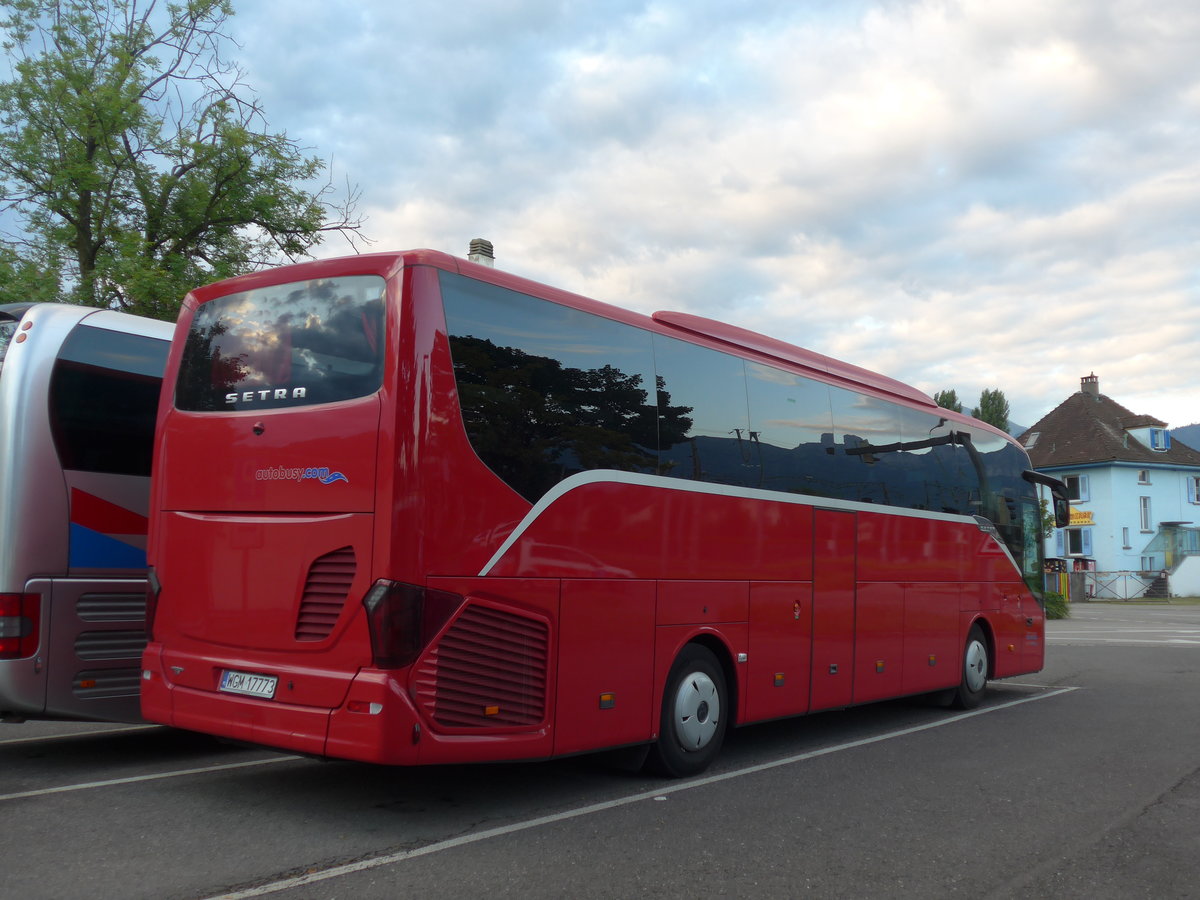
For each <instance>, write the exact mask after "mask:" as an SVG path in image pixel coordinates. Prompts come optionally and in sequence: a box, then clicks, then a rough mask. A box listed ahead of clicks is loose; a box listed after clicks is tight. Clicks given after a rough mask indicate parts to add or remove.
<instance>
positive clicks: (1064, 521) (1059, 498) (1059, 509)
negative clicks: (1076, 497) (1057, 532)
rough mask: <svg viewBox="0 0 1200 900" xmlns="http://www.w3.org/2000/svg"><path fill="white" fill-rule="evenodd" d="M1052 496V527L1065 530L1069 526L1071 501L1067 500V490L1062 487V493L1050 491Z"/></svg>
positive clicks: (1064, 486)
mask: <svg viewBox="0 0 1200 900" xmlns="http://www.w3.org/2000/svg"><path fill="white" fill-rule="evenodd" d="M1051 493H1052V494H1053V495H1054V527H1055V528H1066V527H1067V526H1068V525H1070V524H1071V501H1070V500H1069V499H1068V498H1067V488H1066V485H1063V489H1062V493H1061V494H1060V493H1059V492H1058V491H1056V490H1053V489H1051Z"/></svg>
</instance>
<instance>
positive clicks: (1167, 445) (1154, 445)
mask: <svg viewBox="0 0 1200 900" xmlns="http://www.w3.org/2000/svg"><path fill="white" fill-rule="evenodd" d="M1150 449H1151V450H1170V449H1171V432H1169V431H1167V429H1165V428H1151V429H1150Z"/></svg>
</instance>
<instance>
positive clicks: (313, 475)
mask: <svg viewBox="0 0 1200 900" xmlns="http://www.w3.org/2000/svg"><path fill="white" fill-rule="evenodd" d="M314 479H315V480H316V481H319V482H321V484H334V483H335V482H338V481H344V482H346V483H347V484H349V483H350V479H349V478H347V477H346V476H345V475H343V474H342V473H341V472H334V471H331V470H330V468H329V466H308V467H305V466H270V467H268V468H266V469H256V470H255V471H254V480H255V481H311V480H314Z"/></svg>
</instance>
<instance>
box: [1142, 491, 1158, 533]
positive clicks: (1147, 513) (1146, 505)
mask: <svg viewBox="0 0 1200 900" xmlns="http://www.w3.org/2000/svg"><path fill="white" fill-rule="evenodd" d="M1138 514H1139V517H1140V518H1139V521H1140V522H1141V525H1142V533H1143V534H1150V533H1151V532H1152V531H1153V530H1154V529H1153V528H1152V527H1151V525H1152V523H1153V522H1154V516H1153V515H1152V510H1151V506H1150V498H1149V497H1138Z"/></svg>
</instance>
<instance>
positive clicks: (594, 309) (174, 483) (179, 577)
mask: <svg viewBox="0 0 1200 900" xmlns="http://www.w3.org/2000/svg"><path fill="white" fill-rule="evenodd" d="M175 338H176V339H175V341H174V343H173V345H172V350H171V355H170V358H169V360H168V365H167V374H166V380H165V382H164V389H163V395H162V398H161V399H160V411H159V419H158V428H157V441H158V446H157V451H156V452H157V456H156V460H155V477H154V486H153V490H152V503H151V507H152V513H151V523H150V547H149V561H150V564H151V567H152V569H151V578H150V582H151V586H152V587H151V592H150V597H149V601H148V627H149V630H150V641H149V644H148V645H147V648H146V652H145V655H144V658H143V673H142V711H143V715H144V716H145V717H146V718H147V719H150V720H152V721H157V722H162V723H165V724H170V725H174V726H177V727H181V728H187V729H194V730H197V731H204V732H210V733H213V734H218V735H223V736H226V737H229V738H233V739H238V740H243V741H250V742H254V743H258V744H263V745H268V746H273V747H278V748H282V749H286V750H290V751H296V752H300V753H307V754H314V755H318V756H328V757H342V758H349V759H357V760H365V761H369V762H377V763H391V764H403V765H411V764H427V763H457V762H478V761H490V760H510V759H534V758H546V757H553V756H562V755H566V754H575V753H581V752H587V751H594V750H600V749H605V748H615V747H622V746H632V745H639V744H645V745H648V747H649V749H650V753H649V759H648V762H649V764H650V765H651V767H652V768H653V769H654V770H656V771H658V772H661V773H664V774H669V775H676V776H680V775H689V774H694V773H696V772H699V771H702V770H703V769H704V768H705V767H706V766H707V765H708V764H709V763H710V762H711V761H712V759H713V758H714V756H715V755H716V753H717V751H718V749H719V748H720V745H721V742H722V739H723V737H724V735H725V732H726V729H727V728H728V727H730V726H733V725H742V724H746V723H749V722H755V721H761V720H764V719H772V718H777V717H782V716H792V715H798V714H803V713H808V712H814V711H817V710H823V709H830V708H838V707H845V706H850V705H853V704H860V703H866V702H870V701H875V700H881V699H885V698H891V697H897V696H901V695H908V694H923V693H931V692H942V693H943V694H944V696H945V697H946V699H948V700H949V699H953V700H954V701H955V702H957V703H958V704H959V705H961V706H972V705H974V704H977V703H978V702H979V701H980V699H981V697H982V695H983V693H984V690H985V687H986V683H987V680H988V679H989V678H1003V677H1006V676H1011V675H1017V674H1021V673H1026V672H1035V671H1037V670H1038V669H1040V668H1041V666H1042V660H1043V649H1044V646H1043V625H1044V616H1043V611H1042V605H1041V601H1040V593H1039V592H1040V589H1041V580H1042V555H1041V554H1042V541H1041V536H1040V522H1041V517H1040V508H1039V501H1038V496H1037V494H1038V492H1037V489H1036V485H1037V484H1039V483H1042V484H1046V485H1051V486H1053V487H1054V488H1055V489H1056V490H1058V484H1057V482H1054V481H1053V480H1052V479H1046V478H1045V477H1044V476H1038V475H1036V474H1034V473H1032V472H1031V471H1029V461H1028V458H1027V457H1026V455H1025V453H1024V452H1023V451H1022V449H1021V448H1020V447H1019V446H1018V445H1017V444H1016V443H1015V442H1014V441H1013V440H1012V439H1011V438H1009V437H1008V436H1007V435H1005V434H1003V433H1001V432H999V431H997V430H995V429H992V428H990V427H989V426H986V425H984V424H982V423H980V422H978V421H976V420H974V419H971V418H969V417H966V416H963V415H960V414H956V413H953V412H950V411H948V410H945V409H940V408H938V407H937V406H936V405H935V404H934V403H933V401H932V400H931V399H930V398H929V397H927V396H926V395H925V394H923V393H921V392H919V391H917V390H915V389H913V388H911V387H908V386H907V385H904V384H901V383H899V382H897V381H894V380H892V379H889V378H885V377H882V376H880V375H876V374H874V373H871V372H868V371H866V370H863V369H860V368H857V367H854V366H850V365H847V364H845V363H841V362H838V361H836V360H833V359H829V358H827V357H823V356H819V355H817V354H814V353H810V352H808V351H805V350H802V349H799V348H796V347H793V346H790V345H788V344H786V343H783V342H782V341H778V340H775V339H772V338H769V337H765V336H763V335H759V334H754V333H752V332H748V331H745V330H742V329H739V328H736V327H732V326H729V325H723V324H720V323H718V322H713V321H710V320H707V319H702V318H699V317H696V316H691V315H684V314H678V313H668V312H660V313H655V314H654V315H653V316H651V317H647V316H643V315H639V314H637V313H633V312H630V311H627V310H624V309H620V308H617V307H613V306H608V305H605V304H602V303H598V302H596V301H593V300H588V299H585V298H583V297H579V296H576V295H573V294H568V293H566V292H563V291H559V290H555V289H553V288H549V287H546V286H543V285H540V284H535V283H533V282H530V281H527V280H524V279H521V278H517V277H514V276H512V275H507V274H504V273H501V272H498V271H496V270H494V269H492V268H490V267H488V266H484V265H477V264H475V263H472V262H468V261H466V260H461V259H457V258H454V257H451V256H448V255H445V254H442V253H437V252H433V251H427V250H417V251H410V252H403V253H379V254H372V255H364V256H356V257H352V258H347V259H338V260H326V261H319V262H312V263H304V264H300V265H295V266H287V267H283V268H278V269H274V270H271V271H267V272H262V273H258V274H255V275H250V276H245V277H241V278H235V279H232V280H229V281H225V282H221V283H218V284H214V285H210V286H208V287H205V288H202V289H199V290H197V291H195V292H193V293H192V294H190V295H189V296H188V297H187V299H186V301H185V303H184V305H183V310H182V313H181V315H180V318H179V322H178V325H177V330H176V334H175Z"/></svg>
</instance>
